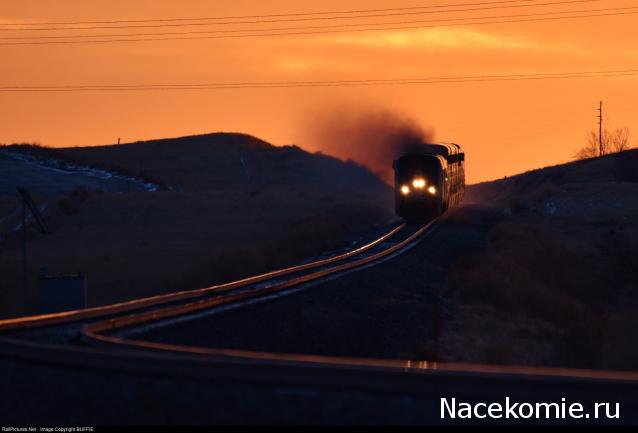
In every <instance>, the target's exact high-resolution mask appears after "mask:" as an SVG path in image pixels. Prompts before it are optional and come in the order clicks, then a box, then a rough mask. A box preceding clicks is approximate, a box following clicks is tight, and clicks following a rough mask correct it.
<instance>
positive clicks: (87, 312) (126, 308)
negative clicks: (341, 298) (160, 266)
mask: <svg viewBox="0 0 638 433" xmlns="http://www.w3.org/2000/svg"><path fill="white" fill-rule="evenodd" d="M405 227H406V224H405V223H402V224H400V225H399V226H397V227H395V228H393V229H392V230H390V231H389V232H388V233H386V234H384V235H383V236H381V237H379V238H378V239H375V240H374V241H372V242H370V243H368V244H366V245H363V246H361V247H359V248H356V249H354V250H352V251H348V252H346V253H343V254H338V255H336V256H333V257H328V258H325V259H321V260H317V261H313V262H309V263H304V264H301V265H296V266H291V267H287V268H283V269H279V270H276V271H272V272H267V273H264V274H260V275H255V276H252V277H248V278H243V279H240V280H236V281H231V282H228V283H222V284H217V285H214V286H210V287H205V288H201V289H194V290H183V291H179V292H172V293H167V294H163V295H155V296H149V297H146V298H139V299H133V300H130V301H124V302H119V303H115V304H111V305H103V306H99V307H89V308H83V309H79V310H70V311H63V312H59V313H50V314H41V315H34V316H24V317H17V318H12V319H5V320H0V332H4V331H12V330H16V329H29V328H37V327H43V326H51V325H58V324H62V323H70V322H77V321H81V320H86V319H93V318H99V317H103V316H107V315H112V314H122V313H126V312H130V311H133V310H139V309H142V308H149V307H154V306H157V305H161V304H167V303H170V302H177V301H183V300H188V299H194V298H197V297H201V296H205V295H209V294H211V293H216V292H225V291H228V290H232V289H236V288H240V287H244V286H247V285H250V284H254V283H259V282H263V281H267V280H269V279H272V278H276V277H281V276H285V275H289V274H293V273H295V272H299V271H304V270H308V269H313V268H317V267H321V266H325V265H329V264H332V263H335V262H339V261H342V260H345V259H349V258H351V257H355V256H357V255H359V254H362V253H364V252H366V251H368V250H369V249H371V248H373V247H375V246H376V245H379V244H380V243H382V242H384V241H386V240H387V239H389V238H391V237H392V236H394V235H395V234H397V233H398V232H399V231H401V230H402V229H404V228H405Z"/></svg>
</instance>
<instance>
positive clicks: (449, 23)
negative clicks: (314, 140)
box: [0, 6, 638, 46]
mask: <svg viewBox="0 0 638 433" xmlns="http://www.w3.org/2000/svg"><path fill="white" fill-rule="evenodd" d="M627 9H632V10H633V9H638V6H630V7H626V8H609V9H590V10H583V11H571V12H543V13H536V14H519V15H500V16H493V17H472V18H469V17H468V18H450V19H440V20H428V21H403V22H401V23H403V24H417V23H427V22H431V23H446V24H433V25H410V26H398V27H372V28H363V29H359V28H350V27H353V26H365V25H370V26H372V25H376V26H383V25H384V23H377V24H373V23H370V24H350V25H338V26H334V27H339V28H341V27H348V28H344V29H341V30H312V31H286V32H283V31H277V30H276V29H254V30H252V29H251V30H247V29H246V30H243V31H240V30H226V31H223V30H218V31H208V32H202V33H207V34H208V33H230V32H238V34H223V35H215V36H186V37H161V38H142V39H140V38H134V37H131V38H126V39H104V40H72V39H71V40H60V41H57V40H56V41H38V40H37V39H38V37H34V38H29V39H35V41H26V42H0V46H2V45H4V46H7V45H50V44H84V43H113V42H148V41H169V40H201V39H226V38H247V37H269V36H303V35H317V34H330V33H352V32H371V31H387V30H408V29H425V28H439V27H457V26H468V25H487V24H506V23H519V22H539V21H554V20H565V19H581V18H595V17H608V16H621V15H634V14H637V13H638V11H627ZM597 11H621V12H609V13H593V14H586V15H572V16H555V17H545V18H519V17H537V16H546V15H550V14H554V15H555V14H564V13H582V12H597ZM498 18H501V19H498ZM502 18H514V19H508V20H503V19H502ZM482 19H483V20H485V19H494V20H492V21H483V22H473V21H469V22H458V23H455V22H453V21H468V20H482ZM385 25H387V23H386V24H385ZM309 28H311V27H296V28H290V30H297V29H299V30H304V29H309ZM319 28H321V29H325V28H329V27H327V26H322V27H319ZM269 31H270V32H271V33H263V32H269ZM243 32H262V33H243ZM188 33H189V32H185V34H188ZM190 33H191V34H192V33H195V32H190ZM153 35H161V34H160V33H155V34H153ZM96 37H98V36H96ZM102 37H107V36H102ZM68 38H73V36H68ZM0 39H2V38H0ZM4 39H6V38H4Z"/></svg>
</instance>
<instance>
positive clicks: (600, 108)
mask: <svg viewBox="0 0 638 433" xmlns="http://www.w3.org/2000/svg"><path fill="white" fill-rule="evenodd" d="M598 156H603V101H600V103H599V104H598Z"/></svg>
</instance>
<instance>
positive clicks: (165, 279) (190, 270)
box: [0, 134, 393, 315]
mask: <svg viewBox="0 0 638 433" xmlns="http://www.w3.org/2000/svg"><path fill="white" fill-rule="evenodd" d="M0 151H2V149H1V148H0ZM5 151H9V152H19V153H21V154H24V155H29V156H32V157H36V158H38V161H39V163H38V167H40V165H45V166H47V167H48V166H50V165H51V164H50V161H57V160H65V161H66V162H68V165H69V166H72V167H83V170H85V169H86V168H87V167H90V168H91V170H104V171H106V172H109V173H111V174H113V176H114V177H117V176H126V177H129V178H131V179H137V180H140V181H142V182H145V181H149V180H150V179H152V180H153V182H157V184H159V185H161V188H159V189H157V190H156V189H154V188H151V189H149V190H145V189H135V188H131V187H130V184H129V183H128V182H123V183H119V184H118V183H113V182H111V181H109V182H107V183H101V184H98V185H96V184H95V183H94V180H91V181H90V182H89V181H85V180H84V178H83V177H82V176H81V173H80V172H79V171H78V170H77V169H76V170H75V171H72V172H68V173H65V174H64V175H63V176H61V175H60V173H58V172H57V171H56V170H57V168H56V169H55V170H47V169H41V167H40V168H37V167H35V166H34V165H31V166H28V165H25V166H20V167H22V168H21V170H23V171H26V172H23V173H22V174H20V176H12V177H10V178H3V179H0V183H2V185H0V212H2V213H1V214H0V232H1V233H2V234H3V235H4V237H3V238H0V245H1V246H2V248H1V249H0V274H2V275H3V278H2V281H1V285H2V287H0V300H1V301H2V302H1V304H2V310H1V311H0V314H3V315H16V314H21V313H25V312H33V311H35V309H36V306H35V304H34V303H32V302H31V303H29V302H27V301H25V299H26V296H25V295H24V294H23V293H22V291H21V279H20V271H21V255H20V251H21V250H20V236H19V233H17V232H13V231H12V230H15V227H16V223H17V224H19V207H18V206H19V201H17V200H16V199H15V193H14V192H13V191H15V188H16V187H17V186H20V185H19V182H22V181H25V179H26V180H28V181H30V182H31V183H30V184H29V185H30V186H31V187H33V192H34V197H35V200H36V202H37V203H38V205H39V206H40V207H41V208H42V209H43V210H44V215H45V219H46V220H47V221H48V223H49V225H50V227H51V229H52V232H53V233H52V234H51V235H48V236H43V235H41V234H39V233H38V231H37V230H36V227H35V226H33V225H32V224H30V225H29V246H28V248H29V275H30V281H29V284H30V290H32V291H35V288H36V285H37V281H36V275H37V274H38V270H39V269H40V267H41V266H46V267H47V269H48V271H49V273H50V274H68V273H72V272H77V271H82V272H85V273H86V274H87V282H88V284H87V286H88V294H87V296H88V302H89V305H99V304H105V303H112V302H116V301H121V300H124V299H131V298H135V297H139V296H148V295H152V294H156V293H165V292H170V291H175V290H182V289H189V288H197V287H202V286H206V285H209V284H213V283H218V282H223V281H227V280H229V279H234V278H238V277H242V276H246V275H249V274H254V273H257V272H263V271H266V270H271V269H273V268H277V267H281V266H286V265H291V264H293V263H296V262H299V261H301V260H304V259H307V258H308V257H311V256H313V255H317V254H320V253H322V252H325V251H327V250H330V249H334V248H339V247H343V246H344V245H346V244H347V243H349V242H351V241H352V239H350V238H349V239H345V237H346V236H348V235H349V234H350V233H352V232H355V233H356V232H357V231H361V230H367V229H369V228H371V227H373V226H376V225H378V224H383V223H386V222H387V221H389V220H390V219H392V218H393V216H392V212H391V205H392V190H391V188H390V187H388V186H387V185H386V184H384V183H383V182H381V181H380V180H379V179H377V178H376V177H375V176H373V175H372V174H370V173H369V172H368V171H367V170H365V169H364V168H362V167H360V166H357V165H354V164H351V163H344V162H341V161H339V160H337V159H335V158H332V157H329V156H325V155H319V154H310V153H307V152H304V151H303V150H301V149H299V148H297V147H290V146H289V147H275V146H271V145H270V144H268V143H266V142H263V141H261V140H258V139H256V138H253V137H249V136H246V135H241V134H210V135H203V136H196V137H183V138H177V139H166V140H157V141H149V142H140V143H133V144H126V145H120V146H103V147H86V148H81V147H79V148H67V149H61V150H58V149H46V148H45V149H42V148H28V147H24V146H23V147H22V148H16V147H11V146H9V147H7V148H5ZM47 161H49V162H47ZM66 162H65V164H66ZM56 164H58V163H56ZM13 167H17V165H16V164H14V165H13ZM56 167H58V165H56ZM45 168H46V167H45ZM36 171H37V176H35V175H33V173H36ZM85 171H86V170H85ZM16 179H19V181H18V180H16ZM70 180H73V181H72V182H71V181H70ZM44 185H46V187H44Z"/></svg>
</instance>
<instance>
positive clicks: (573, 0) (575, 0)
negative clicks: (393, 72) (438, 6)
mask: <svg viewBox="0 0 638 433" xmlns="http://www.w3.org/2000/svg"><path fill="white" fill-rule="evenodd" d="M599 1H600V0H561V1H554V2H548V3H536V4H522V5H521V4H519V5H506V6H487V7H475V8H466V9H447V10H437V11H429V10H426V11H411V12H393V13H376V14H368V15H353V16H326V17H304V18H284V19H270V20H253V21H225V22H216V23H207V22H204V23H202V22H196V23H188V24H178V23H170V24H135V25H125V26H92V27H40V28H30V29H6V28H5V29H0V31H59V30H105V29H131V28H165V27H191V26H212V25H215V26H222V25H241V24H272V23H283V22H302V21H320V20H321V21H325V20H343V19H360V18H387V17H393V16H406V15H424V14H441V13H450V12H476V11H482V10H492V9H510V8H522V7H538V6H555V5H565V4H574V3H591V2H599Z"/></svg>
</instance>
